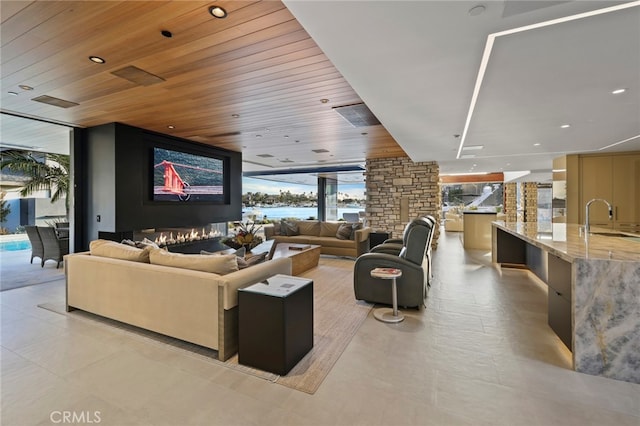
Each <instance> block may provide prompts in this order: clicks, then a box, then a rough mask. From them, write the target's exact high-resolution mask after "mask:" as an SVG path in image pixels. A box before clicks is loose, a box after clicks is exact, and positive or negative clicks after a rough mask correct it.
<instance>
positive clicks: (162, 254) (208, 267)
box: [149, 249, 238, 275]
mask: <svg viewBox="0 0 640 426" xmlns="http://www.w3.org/2000/svg"><path fill="white" fill-rule="evenodd" d="M149 260H150V261H151V264H153V265H163V266H172V267H174V268H183V269H192V270H194V271H202V272H213V273H214V274H218V275H225V274H229V273H231V272H235V271H237V270H238V261H237V260H236V255H235V254H233V253H231V254H226V255H220V256H208V255H201V254H183V253H171V252H168V251H165V250H161V249H151V252H150V254H149Z"/></svg>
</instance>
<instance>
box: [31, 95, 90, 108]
mask: <svg viewBox="0 0 640 426" xmlns="http://www.w3.org/2000/svg"><path fill="white" fill-rule="evenodd" d="M31 100H32V101H36V102H42V103H43V104H47V105H53V106H57V107H60V108H71V107H74V106H77V105H80V104H77V103H75V102H71V101H65V100H64V99H58V98H54V97H53V96H47V95H42V96H38V97H37V98H33V99H31Z"/></svg>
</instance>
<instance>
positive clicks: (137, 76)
mask: <svg viewBox="0 0 640 426" xmlns="http://www.w3.org/2000/svg"><path fill="white" fill-rule="evenodd" d="M111 74H113V75H115V76H116V77H120V78H124V79H125V80H129V81H130V82H132V83H135V84H137V85H139V86H151V85H152V84H156V83H162V82H163V81H165V79H164V78H162V77H158V76H157V75H153V74H151V73H150V72H147V71H145V70H142V69H140V68H138V67H134V66H133V65H129V66H128V67H124V68H120V69H119V70H115V71H112V72H111Z"/></svg>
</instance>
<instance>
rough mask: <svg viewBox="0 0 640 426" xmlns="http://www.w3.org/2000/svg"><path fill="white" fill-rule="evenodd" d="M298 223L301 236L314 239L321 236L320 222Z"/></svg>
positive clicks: (304, 221) (300, 221) (305, 221)
mask: <svg viewBox="0 0 640 426" xmlns="http://www.w3.org/2000/svg"><path fill="white" fill-rule="evenodd" d="M296 223H297V225H298V230H299V231H300V235H312V236H314V237H317V236H318V235H320V222H318V221H317V220H299V221H297V222H296Z"/></svg>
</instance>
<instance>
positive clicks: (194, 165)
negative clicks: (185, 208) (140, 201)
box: [153, 147, 224, 202]
mask: <svg viewBox="0 0 640 426" xmlns="http://www.w3.org/2000/svg"><path fill="white" fill-rule="evenodd" d="M153 200H154V201H209V202H223V201H224V161H223V160H221V159H219V158H213V157H207V156H204V155H196V154H188V153H186V152H179V151H172V150H168V149H163V148H158V147H154V148H153Z"/></svg>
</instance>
